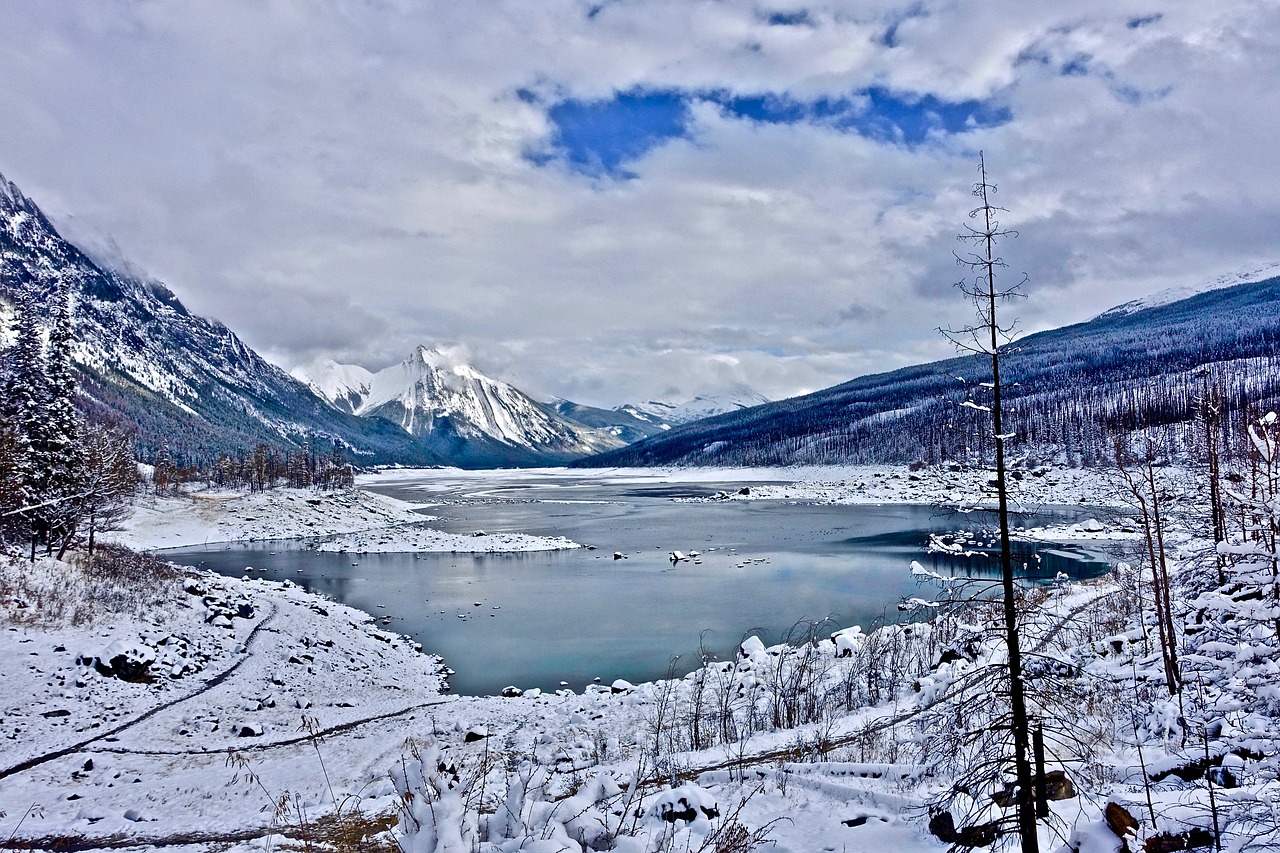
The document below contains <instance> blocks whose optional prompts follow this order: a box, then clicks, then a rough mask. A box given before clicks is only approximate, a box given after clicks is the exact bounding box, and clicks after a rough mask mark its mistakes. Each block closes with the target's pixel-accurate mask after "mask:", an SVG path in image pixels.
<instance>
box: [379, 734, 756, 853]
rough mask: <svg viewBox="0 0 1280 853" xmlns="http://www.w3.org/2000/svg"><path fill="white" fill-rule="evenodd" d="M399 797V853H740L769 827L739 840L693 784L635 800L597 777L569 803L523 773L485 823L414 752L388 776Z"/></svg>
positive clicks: (457, 780)
mask: <svg viewBox="0 0 1280 853" xmlns="http://www.w3.org/2000/svg"><path fill="white" fill-rule="evenodd" d="M391 776H392V781H393V782H394V784H395V787H396V790H397V791H398V792H399V794H400V800H401V813H400V823H399V839H398V840H399V845H400V849H401V850H402V851H403V853H594V851H612V853H674V851H713V850H715V851H721V850H723V851H727V853H748V851H750V850H753V849H755V847H756V846H757V845H758V844H759V843H760V842H761V841H762V840H764V838H765V836H766V835H767V833H768V827H765V828H763V829H758V830H755V831H751V830H748V829H747V828H746V827H744V826H743V825H742V824H741V823H740V822H738V820H737V813H738V812H739V811H741V808H742V805H744V804H745V800H744V801H742V802H740V803H739V804H738V806H737V809H735V810H733V811H732V812H731V813H730V814H728V815H722V814H721V812H722V809H721V806H720V804H719V802H718V800H717V798H716V796H715V794H713V793H712V792H711V791H709V790H707V789H706V788H703V787H701V786H699V785H695V784H693V783H685V784H683V785H680V786H679V787H674V788H673V787H664V788H662V789H660V790H658V791H657V792H655V793H653V794H650V795H648V796H642V795H641V794H640V793H639V792H638V790H637V786H636V783H635V780H631V782H630V783H629V784H628V786H627V787H626V788H625V789H624V788H622V787H620V786H619V785H618V783H617V782H615V781H614V780H613V779H612V778H611V777H610V776H608V775H606V774H603V773H600V774H597V775H596V776H594V777H592V778H591V779H590V780H588V781H587V782H586V783H585V784H583V785H581V786H580V787H579V788H578V790H577V791H576V792H574V793H573V794H572V795H570V796H568V797H560V798H557V797H555V796H554V795H553V794H552V793H551V792H550V791H549V790H548V785H549V782H550V781H551V778H552V777H551V774H550V773H549V771H547V770H546V769H545V768H541V767H537V766H535V765H534V764H532V763H525V764H523V765H521V766H520V767H519V768H518V769H517V770H516V771H515V772H514V773H513V774H512V775H511V777H510V779H509V781H508V784H507V790H506V796H505V797H504V798H503V800H502V802H501V804H500V805H499V806H498V808H497V809H496V811H495V812H494V813H493V814H485V815H481V814H480V813H479V809H478V805H477V801H478V799H479V798H478V797H474V796H472V795H471V794H473V793H474V792H469V791H468V790H467V789H466V786H465V785H464V784H462V782H461V777H460V776H459V774H458V771H457V769H456V768H455V767H454V766H453V764H452V763H451V762H450V761H449V760H448V758H447V757H446V756H445V755H444V754H443V752H442V751H441V750H440V748H439V747H438V746H437V745H435V744H431V745H428V746H427V747H426V748H425V749H420V750H416V751H415V752H414V753H413V755H412V757H411V758H408V759H404V760H403V761H402V762H401V764H400V766H398V767H395V768H393V769H392V772H391Z"/></svg>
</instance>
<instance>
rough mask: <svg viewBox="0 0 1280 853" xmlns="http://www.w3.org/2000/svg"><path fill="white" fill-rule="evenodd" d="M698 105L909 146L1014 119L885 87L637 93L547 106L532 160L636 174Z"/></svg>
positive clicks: (679, 132)
mask: <svg viewBox="0 0 1280 853" xmlns="http://www.w3.org/2000/svg"><path fill="white" fill-rule="evenodd" d="M521 97H522V99H527V98H526V96H525V95H523V94H522V95H521ZM528 97H532V96H528ZM697 101H702V102H708V103H713V104H716V105H717V106H719V107H720V108H721V109H722V110H724V111H725V113H726V114H728V115H730V116H733V117H735V118H738V119H742V120H745V121H753V122H759V123H763V124H813V125H822V126H827V127H831V128H835V129H836V130H839V131H842V132H849V133H857V134H859V135H861V136H865V137H867V138H870V139H875V140H877V141H880V142H885V143H890V144H898V145H907V146H914V145H919V144H921V143H923V142H926V141H927V140H928V139H929V138H930V137H931V136H934V135H952V134H957V133H964V132H966V131H969V130H973V129H975V128H978V127H993V126H997V125H1001V124H1004V123H1006V122H1008V121H1010V120H1011V118H1012V113H1011V112H1010V111H1009V109H1008V108H1007V107H1004V106H1001V105H999V104H995V103H992V102H987V101H975V100H970V101H956V102H953V101H944V100H941V99H939V98H936V97H934V96H933V95H922V96H915V95H899V94H896V93H893V92H891V91H889V90H887V89H879V88H874V89H868V90H866V91H863V92H859V93H854V94H851V95H849V96H846V97H839V98H817V99H814V100H809V101H804V100H798V99H796V98H792V97H790V96H787V95H773V94H763V95H735V94H733V93H730V92H724V91H719V92H687V91H680V90H653V91H650V90H633V91H630V92H622V93H618V94H616V95H614V96H613V97H612V98H610V99H607V100H595V101H582V100H575V99H567V100H563V101H559V102H556V103H554V104H552V105H551V106H550V107H548V108H547V118H548V119H549V120H550V122H551V124H552V126H553V127H554V132H553V137H552V139H551V149H550V150H551V153H550V154H547V153H543V154H541V155H537V156H531V159H533V160H534V162H537V163H540V164H541V163H547V162H550V161H552V160H560V161H563V162H565V163H567V164H568V165H569V166H570V168H572V169H574V170H575V171H577V172H580V173H582V174H587V175H591V176H593V177H598V176H605V175H607V176H610V177H615V178H630V177H634V175H633V173H631V172H630V171H628V170H627V168H626V165H627V164H628V163H630V162H633V161H635V160H638V159H640V158H641V157H643V156H644V155H645V154H647V153H648V152H649V151H651V150H653V149H654V148H657V147H659V146H661V145H663V144H664V143H666V142H668V141H670V140H672V139H684V138H688V136H689V128H688V122H689V106H690V104H692V103H694V102H697Z"/></svg>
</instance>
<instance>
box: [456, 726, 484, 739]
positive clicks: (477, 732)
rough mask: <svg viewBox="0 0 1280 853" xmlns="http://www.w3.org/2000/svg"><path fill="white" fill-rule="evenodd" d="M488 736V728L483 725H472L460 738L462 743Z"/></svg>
mask: <svg viewBox="0 0 1280 853" xmlns="http://www.w3.org/2000/svg"><path fill="white" fill-rule="evenodd" d="M488 736H489V729H488V728H486V727H485V726H472V727H471V728H469V729H467V733H466V735H464V736H463V738H462V740H463V742H464V743H475V742H476V741H478V740H484V739H485V738H487V737H488Z"/></svg>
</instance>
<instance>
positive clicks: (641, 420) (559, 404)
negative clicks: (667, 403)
mask: <svg viewBox="0 0 1280 853" xmlns="http://www.w3.org/2000/svg"><path fill="white" fill-rule="evenodd" d="M547 405H548V406H550V407H551V408H552V409H554V410H555V411H556V414H558V415H560V417H562V418H564V419H566V420H569V421H572V422H573V423H576V424H582V425H583V426H585V427H590V428H591V429H601V430H604V431H606V432H608V433H609V434H610V435H613V436H616V437H617V438H618V439H619V440H620V441H623V442H625V443H627V444H631V443H632V442H636V441H639V440H640V439H642V438H648V437H649V436H651V435H656V434H658V433H660V432H665V431H666V430H669V429H671V426H670V424H667V423H666V422H664V421H662V420H661V419H659V418H656V417H652V416H649V415H646V414H644V413H642V412H636V411H633V410H631V409H628V408H626V407H619V408H617V409H600V408H597V407H595V406H585V405H583V404H582V403H575V402H573V401H571V400H552V401H551V402H550V403H548V404H547Z"/></svg>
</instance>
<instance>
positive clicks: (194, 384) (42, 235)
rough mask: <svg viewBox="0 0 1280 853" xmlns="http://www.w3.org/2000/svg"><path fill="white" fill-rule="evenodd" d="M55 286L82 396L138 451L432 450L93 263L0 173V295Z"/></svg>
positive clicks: (206, 459)
mask: <svg viewBox="0 0 1280 853" xmlns="http://www.w3.org/2000/svg"><path fill="white" fill-rule="evenodd" d="M60 292H63V293H66V294H67V295H68V296H69V297H70V305H71V312H72V324H73V329H74V331H73V334H74V345H73V349H72V359H73V363H74V368H75V373H76V380H77V385H78V387H79V389H80V398H79V405H81V407H82V408H85V409H87V410H89V411H91V413H92V414H93V415H94V417H95V418H96V419H98V420H103V419H105V420H111V421H118V422H120V423H122V424H125V425H127V427H128V429H130V430H131V431H133V432H134V433H135V446H136V451H137V453H138V454H139V456H140V457H141V458H143V459H146V460H151V459H153V458H154V457H155V455H156V454H157V453H158V452H159V451H160V449H161V448H162V447H165V446H167V447H168V448H169V453H170V455H171V456H172V458H173V459H174V460H175V461H176V462H178V463H179V464H184V465H185V464H192V463H204V464H207V463H210V462H212V461H213V460H214V458H215V457H216V456H217V455H218V454H220V453H224V452H238V451H244V450H246V449H252V448H253V447H254V446H255V445H257V444H259V443H266V444H268V445H271V446H273V447H282V448H286V449H294V450H296V449H301V448H302V446H303V445H304V444H305V443H307V441H308V440H309V439H310V440H311V441H312V443H313V444H314V443H316V439H317V438H319V439H320V441H321V442H322V443H328V444H329V445H330V446H331V445H332V443H333V442H334V441H335V440H336V441H339V442H341V443H343V444H345V445H347V446H348V447H349V448H351V450H352V452H353V453H354V454H355V455H356V457H357V458H359V459H362V460H364V461H384V462H391V461H398V462H406V463H412V462H416V463H425V464H430V463H434V462H437V461H439V460H438V459H437V458H436V457H434V456H433V455H432V454H431V453H430V452H429V451H427V450H425V449H424V448H421V447H419V446H417V445H415V443H414V442H413V440H412V438H411V437H410V436H409V435H407V434H406V433H405V432H404V431H403V430H401V429H400V428H398V427H397V426H395V425H394V424H391V423H388V422H386V421H382V420H377V419H371V420H365V419H362V418H356V417H353V416H351V415H348V414H345V413H343V412H339V411H337V410H336V409H334V408H333V407H331V406H329V405H328V404H327V403H326V402H325V401H323V400H321V399H319V398H318V397H316V395H315V394H313V393H311V391H310V390H309V389H308V388H307V387H306V386H305V385H303V384H302V383H300V382H298V381H297V380H296V379H294V378H293V377H291V376H289V375H288V374H286V373H284V371H282V370H280V369H279V368H277V367H275V366H274V365H272V364H270V363H268V362H267V361H266V360H264V359H263V358H262V357H261V356H259V355H258V354H257V353H256V352H254V351H253V350H252V349H251V348H249V347H248V346H246V345H245V343H244V342H243V341H241V340H240V339H239V338H238V337H237V336H236V335H235V334H234V333H233V332H232V331H231V330H229V329H228V328H227V327H225V326H223V325H222V324H221V323H218V322H217V321H214V320H208V319H205V318H203V317H197V316H195V315H193V314H191V313H189V312H188V311H187V310H186V308H185V307H183V305H182V303H181V302H180V301H178V298H177V297H176V296H174V295H173V293H171V292H170V291H169V290H168V289H167V288H165V287H164V286H163V285H162V284H160V283H159V282H155V281H140V280H138V279H136V278H133V277H131V276H129V275H125V274H122V273H119V272H116V271H115V270H112V269H109V268H107V267H104V266H102V265H99V264H98V263H95V262H94V261H93V260H92V259H90V258H89V257H88V256H86V255H85V254H84V253H83V252H81V251H80V250H79V249H78V248H76V247H75V246H74V245H72V244H71V243H69V242H67V241H66V240H64V239H63V238H62V237H61V236H60V235H59V234H58V232H57V230H56V229H55V228H54V227H53V225H52V224H51V223H50V222H49V220H48V219H47V218H46V217H45V215H44V214H43V213H42V212H41V210H40V209H39V207H37V206H36V204H35V203H34V202H32V201H31V200H30V199H28V198H27V197H26V196H24V195H23V194H22V192H21V191H20V190H19V189H18V188H17V187H16V186H15V185H14V184H12V183H11V182H9V181H7V180H5V179H4V178H3V176H0V306H7V307H8V310H9V311H10V312H12V311H13V309H14V306H15V305H16V304H17V303H19V302H21V301H23V300H29V301H30V302H31V303H32V304H33V305H34V306H37V307H39V306H44V308H45V310H46V311H48V310H50V309H49V306H52V305H53V304H54V303H55V301H56V299H57V294H58V293H60Z"/></svg>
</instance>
